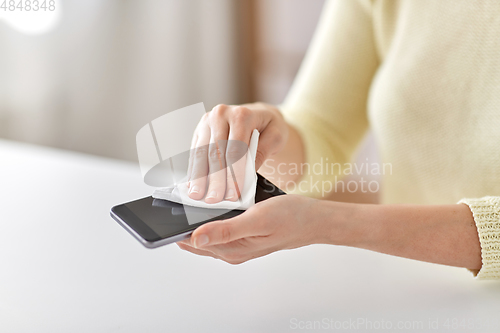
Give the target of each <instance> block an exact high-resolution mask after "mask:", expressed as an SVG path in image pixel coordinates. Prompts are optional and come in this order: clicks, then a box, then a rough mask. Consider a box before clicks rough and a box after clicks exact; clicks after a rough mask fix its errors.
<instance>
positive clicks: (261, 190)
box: [110, 174, 285, 248]
mask: <svg viewBox="0 0 500 333" xmlns="http://www.w3.org/2000/svg"><path fill="white" fill-rule="evenodd" d="M283 194H285V192H283V191H282V190H280V189H279V188H278V187H277V186H276V185H274V184H273V183H271V182H270V181H269V180H267V179H265V178H264V177H262V176H261V175H260V174H257V188H256V192H255V202H256V203H257V202H260V201H263V200H266V199H269V198H271V197H274V196H278V195H283ZM243 212H244V210H236V209H235V210H227V209H226V210H222V209H208V208H199V207H192V206H187V205H182V204H179V203H175V202H171V201H168V200H160V199H154V198H153V197H146V198H142V199H138V200H134V201H130V202H127V203H124V204H121V205H117V206H114V207H113V208H111V212H110V214H111V217H112V218H113V219H115V220H116V221H117V222H118V223H119V224H120V225H121V226H123V227H124V228H125V229H126V230H127V231H128V232H129V233H130V234H131V235H132V236H134V237H135V238H136V239H137V240H138V241H139V242H141V243H142V244H143V245H144V246H145V247H147V248H156V247H159V246H163V245H166V244H170V243H174V242H178V241H180V240H183V239H185V238H188V237H189V236H190V235H191V233H192V232H193V231H194V230H195V229H196V228H198V227H199V226H201V225H203V224H205V223H207V222H211V221H217V220H224V219H228V218H231V217H234V216H237V215H239V214H241V213H243Z"/></svg>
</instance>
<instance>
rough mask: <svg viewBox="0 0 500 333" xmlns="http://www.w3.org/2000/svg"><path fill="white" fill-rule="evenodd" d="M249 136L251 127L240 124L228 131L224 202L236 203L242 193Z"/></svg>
mask: <svg viewBox="0 0 500 333" xmlns="http://www.w3.org/2000/svg"><path fill="white" fill-rule="evenodd" d="M251 134H252V129H251V127H244V126H242V125H241V124H235V125H234V126H231V128H230V130H229V140H228V143H227V149H226V161H227V169H228V170H227V186H226V197H225V199H226V200H231V201H237V200H238V198H240V197H241V191H243V185H244V183H245V168H246V161H247V158H248V156H247V155H248V144H249V142H250V137H251Z"/></svg>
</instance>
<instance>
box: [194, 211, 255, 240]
mask: <svg viewBox="0 0 500 333" xmlns="http://www.w3.org/2000/svg"><path fill="white" fill-rule="evenodd" d="M252 215H253V214H251V213H250V212H249V211H246V212H244V213H242V214H240V215H238V216H236V217H233V218H230V219H227V220H222V221H214V222H209V223H206V224H204V225H202V226H200V227H199V228H197V229H196V230H195V231H194V232H193V234H192V235H191V243H192V244H193V246H194V247H196V248H200V247H205V246H211V245H217V244H224V243H230V242H232V241H235V240H237V239H241V238H245V237H250V236H255V235H256V234H258V230H257V223H255V219H254V218H252Z"/></svg>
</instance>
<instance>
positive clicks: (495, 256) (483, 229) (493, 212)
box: [458, 197, 500, 280]
mask: <svg viewBox="0 0 500 333" xmlns="http://www.w3.org/2000/svg"><path fill="white" fill-rule="evenodd" d="M458 203H463V204H466V205H467V206H469V208H470V210H471V212H472V215H473V217H474V222H475V223H476V227H477V233H478V235H479V241H480V243H481V258H482V262H483V266H482V267H481V269H480V270H479V271H473V273H474V275H475V276H476V278H477V279H481V280H483V279H500V197H484V198H480V199H462V200H460V201H459V202H458Z"/></svg>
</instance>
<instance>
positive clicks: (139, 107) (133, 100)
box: [0, 0, 377, 202]
mask: <svg viewBox="0 0 500 333" xmlns="http://www.w3.org/2000/svg"><path fill="white" fill-rule="evenodd" d="M51 3H53V4H55V7H54V8H55V10H53V11H50V10H45V11H43V12H42V11H38V12H34V11H31V12H30V13H28V12H26V11H24V12H21V11H17V10H16V11H14V12H12V13H11V12H9V11H8V9H7V8H6V10H2V9H0V138H5V139H10V140H17V141H22V142H29V143H35V144H40V145H47V146H52V147H57V148H62V149H68V150H74V151H79V152H84V153H90V154H95V155H100V156H106V157H111V158H118V159H123V160H130V161H137V152H136V145H135V135H136V133H137V131H138V130H139V129H140V128H141V127H142V126H143V125H145V124H147V123H148V122H149V121H151V120H153V119H155V118H157V117H159V116H161V115H163V114H165V113H167V112H170V111H174V110H176V109H178V108H181V107H184V106H187V105H191V104H194V103H199V102H204V103H205V107H206V108H207V110H209V109H211V108H212V107H214V106H215V105H217V104H220V103H224V104H241V103H247V102H254V101H263V102H267V103H271V104H279V103H281V102H282V101H283V99H284V97H285V95H286V93H287V91H288V89H289V87H290V86H291V84H292V82H293V79H294V77H295V74H296V73H297V71H298V69H299V66H300V63H301V61H302V59H303V57H304V55H305V52H306V50H307V47H308V45H309V42H310V40H311V37H312V35H313V33H314V30H315V27H316V23H317V21H318V19H319V16H320V13H321V10H322V6H323V3H324V0H210V1H206V0H163V1H160V0H141V1H139V0H85V1H77V0H56V1H51ZM54 8H53V9H54ZM366 158H369V160H370V161H377V157H376V149H375V145H374V143H373V140H372V139H371V136H370V135H368V136H367V139H366V140H365V143H364V144H363V145H362V147H361V148H360V153H359V154H358V158H357V160H358V161H362V162H363V161H366ZM361 176H363V175H361ZM364 177H365V179H373V178H374V176H373V175H364ZM358 178H359V177H358ZM335 195H336V197H335V198H334V199H336V200H342V201H365V202H366V201H374V200H376V198H375V197H373V196H372V195H370V198H366V196H364V195H363V194H361V198H360V197H359V195H356V197H352V194H351V193H344V194H339V193H337V194H335ZM339 195H340V196H341V197H339ZM346 196H347V197H346ZM371 198H375V199H371Z"/></svg>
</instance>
